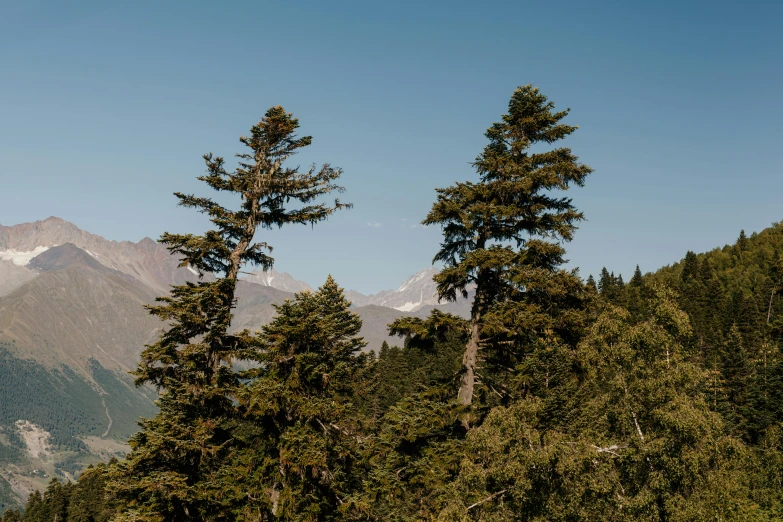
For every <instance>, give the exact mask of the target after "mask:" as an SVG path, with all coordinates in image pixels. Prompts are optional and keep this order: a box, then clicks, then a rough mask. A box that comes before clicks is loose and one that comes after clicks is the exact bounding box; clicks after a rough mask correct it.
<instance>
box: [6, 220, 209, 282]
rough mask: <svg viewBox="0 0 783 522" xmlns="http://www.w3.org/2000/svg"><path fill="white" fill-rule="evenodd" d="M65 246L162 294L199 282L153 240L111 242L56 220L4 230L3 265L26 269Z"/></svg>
mask: <svg viewBox="0 0 783 522" xmlns="http://www.w3.org/2000/svg"><path fill="white" fill-rule="evenodd" d="M65 243H72V244H73V245H75V246H77V247H79V248H81V249H82V250H84V251H85V252H87V253H88V254H89V255H90V256H91V257H93V258H94V259H96V260H97V261H99V262H100V263H101V264H102V265H103V266H105V267H107V268H112V269H114V270H117V271H119V272H122V273H124V274H127V275H130V276H132V277H134V278H135V279H138V280H139V281H140V282H141V283H143V284H144V285H146V286H148V287H150V288H152V289H154V290H155V291H156V292H157V293H158V294H163V293H167V292H168V288H169V285H170V284H172V283H183V282H185V281H186V280H195V279H196V275H197V274H196V273H195V271H194V270H192V269H186V268H178V267H177V265H178V263H177V260H176V258H174V257H172V256H171V255H170V254H169V251H168V250H167V249H166V247H164V246H163V245H161V244H159V243H157V242H155V241H153V240H152V239H150V238H144V239H142V240H141V241H139V242H138V243H133V242H131V241H110V240H108V239H104V238H102V237H101V236H97V235H95V234H90V233H89V232H85V231H84V230H81V229H79V228H78V227H77V226H76V225H74V224H73V223H69V222H67V221H64V220H62V219H60V218H56V217H50V218H48V219H45V220H43V221H36V222H35V223H24V224H21V225H15V226H11V227H4V226H0V263H6V264H13V265H16V266H21V267H25V266H26V265H27V263H29V262H30V261H31V260H32V259H33V258H34V257H35V256H37V255H39V254H41V253H43V252H45V251H46V250H48V249H49V248H52V247H54V246H58V245H64V244H65ZM5 271H8V268H7V267H6V268H5ZM0 274H2V272H0Z"/></svg>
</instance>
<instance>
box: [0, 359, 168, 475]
mask: <svg viewBox="0 0 783 522" xmlns="http://www.w3.org/2000/svg"><path fill="white" fill-rule="evenodd" d="M91 366H92V372H93V376H94V378H95V381H96V382H97V383H98V384H99V385H100V386H101V388H103V390H104V392H103V393H105V395H101V394H100V393H99V392H97V391H96V390H95V388H94V385H92V384H91V383H89V382H87V381H86V380H85V379H84V378H82V377H81V376H80V375H79V374H77V373H76V372H74V371H73V370H72V369H70V368H69V367H67V366H63V367H61V368H59V369H53V370H50V369H47V368H45V367H43V366H41V365H39V364H37V363H35V362H33V361H27V360H24V359H19V358H16V357H14V356H13V355H12V354H11V353H10V352H9V351H8V350H6V349H5V348H4V347H0V396H1V397H3V398H4V400H3V401H0V426H4V427H5V429H4V433H5V434H6V436H11V437H13V434H14V432H15V428H14V427H13V426H14V423H15V422H16V421H17V420H20V419H22V420H28V421H30V422H32V423H33V424H37V425H39V426H41V427H42V428H43V429H44V430H46V431H47V432H49V433H50V434H51V439H50V443H51V444H53V445H54V446H55V447H56V448H62V449H67V450H73V451H82V452H83V451H85V450H86V447H85V446H84V444H83V443H82V442H81V441H80V440H79V439H78V438H76V437H77V436H84V435H96V436H100V435H102V434H103V433H104V431H105V430H106V426H107V424H108V419H107V417H106V407H105V406H104V402H103V401H104V400H105V401H106V405H108V406H109V408H110V410H111V412H112V419H113V421H114V424H113V425H112V433H111V435H117V436H119V437H128V436H130V435H131V434H132V433H134V432H135V431H136V425H135V421H136V419H138V418H139V417H140V416H141V415H147V414H150V413H153V412H154V406H153V403H152V401H151V400H150V399H146V398H145V397H144V396H143V394H138V393H134V392H133V389H132V388H129V387H128V383H123V382H122V381H121V380H120V379H121V378H120V377H118V376H117V375H115V374H114V373H112V372H110V371H109V370H106V369H105V368H103V367H102V366H101V365H100V364H99V363H98V362H97V361H91ZM18 442H19V443H20V444H21V441H18ZM5 448H7V447H6V446H4V445H2V444H0V462H2V461H4V460H6V459H9V458H12V457H13V455H14V452H13V451H12V450H8V449H5Z"/></svg>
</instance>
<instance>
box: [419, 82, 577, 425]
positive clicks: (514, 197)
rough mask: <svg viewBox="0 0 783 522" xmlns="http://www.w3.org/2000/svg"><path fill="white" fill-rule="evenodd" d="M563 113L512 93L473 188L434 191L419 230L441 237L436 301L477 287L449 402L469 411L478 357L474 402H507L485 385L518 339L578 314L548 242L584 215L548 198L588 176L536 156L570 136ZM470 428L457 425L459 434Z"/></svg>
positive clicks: (552, 153) (546, 155)
mask: <svg viewBox="0 0 783 522" xmlns="http://www.w3.org/2000/svg"><path fill="white" fill-rule="evenodd" d="M568 112H569V111H568V110H565V111H555V106H554V103H552V102H551V101H549V100H548V99H547V97H546V96H544V95H543V94H542V93H541V92H540V91H539V90H538V89H537V88H535V87H533V86H530V85H527V86H524V87H519V88H517V89H516V90H515V91H514V93H513V95H512V96H511V100H510V101H509V104H508V113H507V114H504V115H503V116H502V118H501V121H500V122H498V123H494V124H493V125H492V126H491V127H490V128H489V129H488V130H487V131H486V133H485V136H486V137H487V139H488V140H489V143H488V144H487V145H486V147H485V148H484V151H483V152H482V153H481V154H480V155H479V156H478V157H477V158H476V160H475V162H474V164H473V165H474V167H475V168H476V171H477V173H478V175H479V182H478V183H473V182H464V183H457V184H456V185H453V186H451V187H448V188H443V189H437V194H438V195H437V201H436V202H435V204H434V205H433V206H432V209H431V210H430V212H429V214H428V215H427V218H426V219H425V220H424V221H423V223H424V224H425V225H440V226H441V228H442V230H443V241H442V243H441V246H440V250H439V251H438V253H437V254H436V255H435V259H434V261H441V262H443V263H444V264H445V268H444V269H443V271H441V272H440V273H439V274H438V275H436V276H435V277H434V279H435V281H436V282H437V285H438V295H439V297H440V298H441V299H446V300H451V301H453V300H455V299H456V298H457V295H458V294H460V293H461V294H462V295H463V296H467V288H468V286H469V285H475V288H476V295H475V298H474V301H473V306H472V309H471V321H470V337H469V339H468V341H467V344H466V346H465V352H464V355H463V360H462V364H463V366H464V372H463V374H462V378H461V381H460V385H459V392H458V394H457V397H458V401H459V403H460V404H462V405H464V406H469V405H471V404H472V403H473V399H474V394H475V393H476V389H475V388H476V382H477V366H478V365H479V359H480V358H481V359H482V360H481V365H482V368H483V371H482V372H481V379H480V380H479V381H478V382H479V387H480V388H481V389H480V390H479V393H482V394H484V395H485V396H486V394H487V393H489V390H492V391H493V392H494V393H496V394H501V395H504V396H508V390H507V389H506V386H507V383H505V382H504V379H503V378H502V377H501V378H499V379H495V380H494V381H495V382H494V383H489V382H487V381H488V379H489V378H490V377H491V376H502V375H503V373H505V371H504V370H503V368H509V367H514V365H515V364H516V362H517V359H518V357H519V353H520V350H526V349H527V350H529V349H530V346H529V343H522V344H524V345H526V346H520V342H519V341H520V340H521V338H523V337H527V338H529V337H533V338H535V337H536V336H537V335H542V334H543V332H544V331H545V330H549V329H552V328H557V329H558V330H559V332H558V333H566V332H569V333H570V331H571V330H570V329H571V327H572V326H573V325H571V324H569V323H571V322H572V320H573V319H574V318H573V317H569V315H568V314H562V315H560V310H561V308H571V307H572V306H573V305H576V308H578V307H579V306H580V305H579V303H578V302H579V300H580V298H579V297H578V293H580V292H581V291H582V285H581V282H579V281H578V278H577V277H576V275H575V274H572V273H567V272H564V271H560V270H558V267H559V266H560V265H561V264H562V263H563V261H564V259H563V255H564V253H565V250H564V249H563V248H562V247H561V246H560V245H559V244H557V243H552V242H547V241H546V239H550V240H561V241H570V240H571V238H572V237H573V233H574V230H575V229H576V224H577V223H578V222H579V221H581V220H582V219H583V216H582V214H581V213H580V212H578V211H577V210H576V208H575V207H574V206H573V205H572V203H571V200H570V199H569V198H567V197H559V196H557V195H556V191H559V190H567V189H568V188H569V187H570V186H572V185H578V186H581V185H582V184H583V183H584V180H585V178H586V177H587V175H588V174H590V172H592V169H590V167H588V166H586V165H583V164H581V163H579V162H578V158H577V157H576V156H575V155H573V154H572V153H571V150H570V149H568V148H565V147H561V148H556V149H553V150H549V151H544V152H538V151H536V152H534V150H535V149H536V148H537V146H538V145H541V144H552V143H554V142H557V141H559V140H561V139H563V138H565V137H567V136H568V135H570V134H571V133H573V132H574V131H575V130H576V127H575V126H572V125H566V124H564V123H561V120H563V118H565V117H566V116H567V115H568ZM577 288H578V291H577V294H575V293H574V290H575V289H577ZM552 301H557V302H555V303H553V302H552ZM553 315H559V317H557V318H555V317H553ZM489 323H492V324H491V325H490V324H489ZM485 324H486V325H487V327H486V328H485ZM485 329H486V330H487V331H486V332H485ZM488 336H489V337H491V338H492V339H490V341H489V342H487V339H486V337H488ZM480 346H481V347H482V350H483V356H482V357H480V356H479V348H480ZM509 346H513V348H512V349H508V347H509ZM481 383H484V384H481ZM498 388H499V390H498ZM481 402H482V403H484V401H481ZM479 409H480V406H479ZM469 420H470V418H469V417H464V418H463V419H462V423H463V425H464V426H465V427H466V428H467V427H469V424H470V422H469Z"/></svg>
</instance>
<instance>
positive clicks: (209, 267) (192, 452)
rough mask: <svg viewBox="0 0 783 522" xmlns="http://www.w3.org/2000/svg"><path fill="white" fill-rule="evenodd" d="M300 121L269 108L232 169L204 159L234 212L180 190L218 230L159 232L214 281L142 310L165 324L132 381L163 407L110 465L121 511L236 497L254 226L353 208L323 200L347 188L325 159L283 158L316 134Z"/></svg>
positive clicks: (265, 260)
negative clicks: (304, 131) (244, 277)
mask: <svg viewBox="0 0 783 522" xmlns="http://www.w3.org/2000/svg"><path fill="white" fill-rule="evenodd" d="M298 127H299V122H298V120H297V119H296V118H294V117H293V116H292V115H291V114H290V113H287V112H285V110H284V109H283V108H282V107H272V108H271V109H269V110H268V111H267V112H266V114H265V115H264V117H263V118H262V119H261V121H260V122H259V123H258V124H256V125H254V126H253V127H252V128H251V130H250V136H249V137H242V138H240V142H241V143H242V144H243V145H245V146H246V147H247V148H248V149H249V150H248V151H247V152H243V153H240V154H238V155H237V157H238V158H239V162H238V166H237V167H236V168H235V169H234V170H233V171H228V170H226V167H225V161H224V160H223V158H221V157H214V156H213V155H212V154H207V155H205V156H204V161H205V163H206V167H207V174H206V175H204V176H201V177H199V179H200V180H201V181H203V182H205V183H206V184H207V185H208V186H209V187H210V188H212V189H214V190H216V191H221V192H228V193H230V194H233V195H234V196H237V197H238V198H239V201H240V204H239V208H238V209H236V210H231V209H228V208H226V207H224V206H222V205H220V204H218V203H216V202H215V201H213V200H211V199H209V198H204V197H197V196H194V195H186V194H180V193H177V194H176V195H177V197H178V198H179V200H180V204H181V205H182V206H185V207H189V208H194V209H196V210H198V211H199V212H202V213H205V214H207V215H208V216H209V218H210V221H211V222H212V224H213V225H214V228H213V229H212V230H209V231H207V232H206V233H205V234H204V235H201V236H198V235H194V234H170V233H165V234H163V236H162V237H161V241H162V242H163V243H165V244H166V245H167V246H168V249H169V250H170V251H171V252H172V253H173V254H176V255H179V256H180V259H181V265H182V266H190V267H193V268H195V269H196V270H198V271H199V272H200V273H205V272H211V273H214V274H215V275H216V276H217V278H216V279H215V280H214V281H203V280H202V281H199V282H197V283H187V284H185V285H180V286H173V287H172V290H171V294H170V295H169V296H164V297H159V298H158V299H157V301H158V303H159V304H158V305H156V306H150V307H148V309H149V311H150V313H151V314H152V315H155V316H157V317H159V318H160V319H161V320H162V321H165V322H166V323H167V326H168V328H167V329H166V330H165V332H164V333H163V334H162V335H161V336H160V339H159V340H158V341H157V342H156V343H154V344H152V345H149V346H147V347H146V349H145V350H144V352H143V353H142V356H141V362H140V364H139V367H138V369H137V370H136V372H135V376H136V382H137V384H139V385H142V384H151V385H153V386H155V387H156V388H158V390H160V391H161V392H162V394H161V397H160V400H159V401H158V405H159V407H160V413H159V414H158V415H156V416H155V417H154V418H151V419H145V420H144V421H142V423H141V428H142V430H141V431H140V432H139V433H138V434H137V435H135V436H134V437H133V438H132V439H131V441H130V444H131V448H132V452H131V453H130V454H129V455H128V458H127V459H126V460H125V461H123V462H122V463H121V464H120V465H119V466H117V468H116V470H115V472H114V475H113V481H112V489H113V491H114V493H115V494H116V495H118V496H119V497H120V498H121V499H122V501H123V504H122V506H121V514H120V515H118V517H117V520H148V521H159V520H166V521H179V520H189V521H193V520H216V519H219V518H222V517H223V516H225V509H226V506H227V505H231V498H225V496H224V492H225V491H230V487H229V486H230V485H231V484H232V483H233V482H234V480H235V477H234V475H233V473H232V474H227V475H221V473H222V470H223V469H224V467H223V464H224V463H225V461H226V459H228V458H230V457H231V456H232V455H233V453H232V452H233V450H234V448H233V443H234V442H238V441H239V440H241V439H240V437H241V436H240V435H236V436H234V435H233V434H232V429H234V428H235V425H236V421H237V418H238V416H239V415H240V412H239V411H238V410H237V395H238V394H239V393H240V391H241V390H240V389H241V387H242V383H241V381H240V376H239V374H238V373H237V372H236V371H235V370H234V368H233V365H234V363H235V362H236V361H238V360H252V359H257V358H258V355H257V352H258V350H259V349H261V348H260V347H259V343H258V341H257V339H255V338H254V337H253V336H252V335H251V334H250V332H247V331H243V332H238V333H229V327H230V325H231V319H232V313H231V310H232V308H233V306H234V305H235V289H236V282H237V276H238V274H239V271H240V269H241V268H242V267H243V265H244V264H246V263H252V264H256V265H260V266H261V267H264V268H269V267H271V266H272V264H273V261H274V260H273V259H272V258H271V257H270V256H269V255H268V252H270V251H271V246H270V245H269V244H267V243H265V242H254V241H255V236H256V232H257V231H258V230H261V229H273V228H279V227H282V226H283V225H288V224H310V225H313V224H315V223H318V222H320V221H323V220H324V219H326V218H327V217H329V216H330V215H331V214H333V213H334V212H336V211H337V210H339V209H342V208H346V207H348V206H349V205H346V204H344V203H340V202H339V200H335V201H334V203H333V204H332V205H329V204H326V203H322V202H319V201H318V200H319V199H320V198H321V197H322V196H326V195H328V194H330V193H332V192H334V191H338V192H340V191H342V187H340V186H338V185H336V184H334V181H335V180H336V179H337V178H338V177H339V176H340V173H341V171H340V170H339V169H335V168H332V167H330V166H329V165H328V164H326V165H323V166H322V167H321V168H320V169H319V168H316V167H315V166H313V167H312V168H311V169H310V170H308V171H307V172H300V171H299V168H298V167H293V166H289V165H288V164H287V160H289V159H290V158H291V157H292V156H293V155H294V154H296V153H297V152H298V151H299V149H301V148H303V147H306V146H307V145H309V144H310V143H311V141H312V138H310V137H309V136H304V137H297V135H296V130H297V128H298ZM333 319H334V320H335V321H337V320H342V319H343V318H342V317H334V318H333ZM292 443H293V442H292ZM242 499H243V500H246V497H245V495H242Z"/></svg>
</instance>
